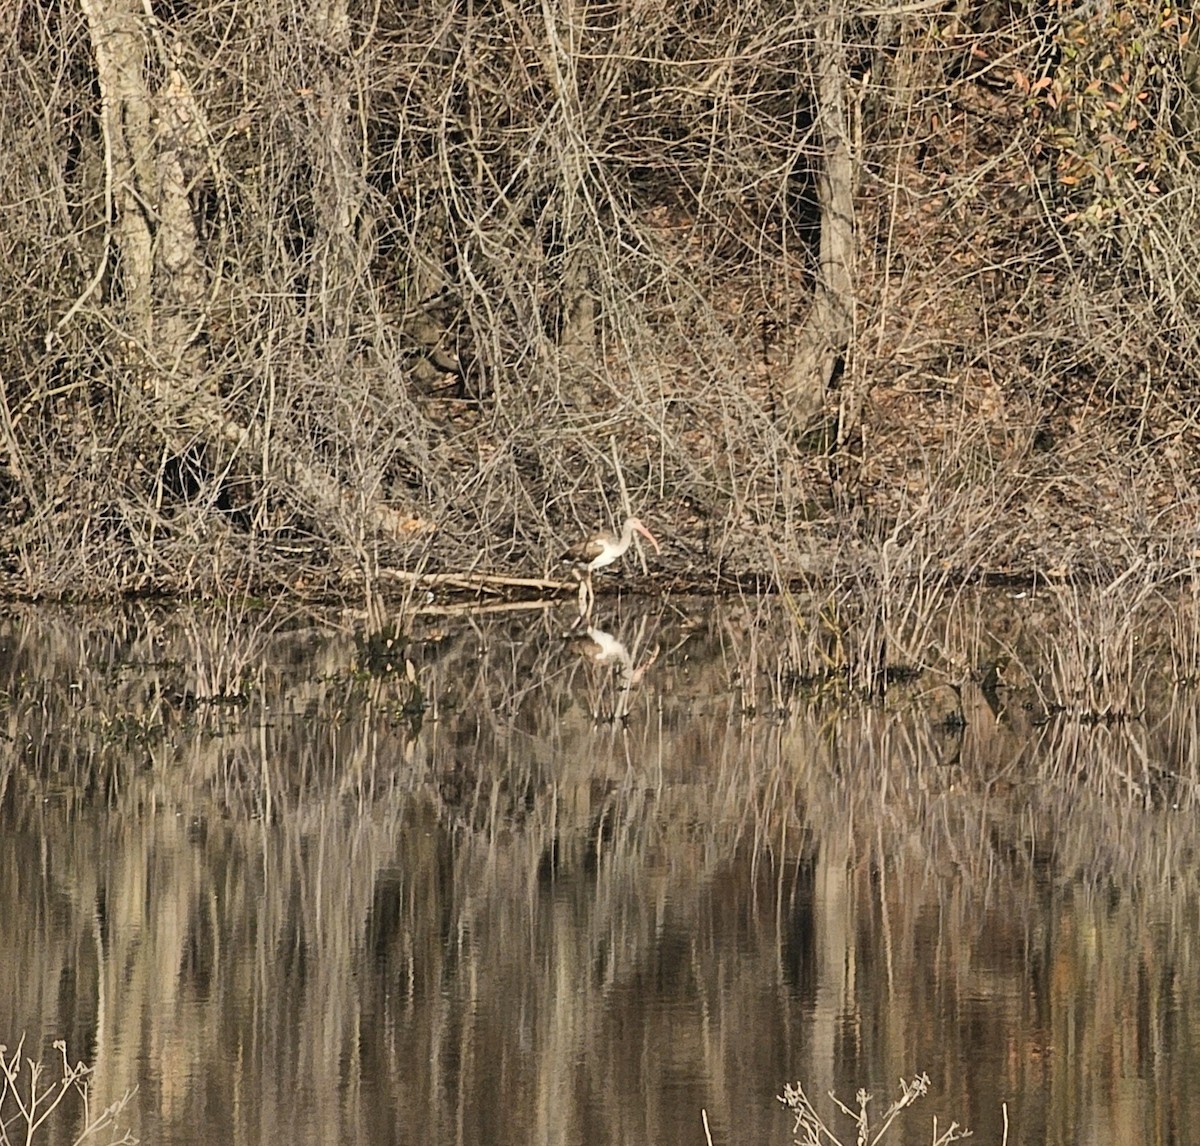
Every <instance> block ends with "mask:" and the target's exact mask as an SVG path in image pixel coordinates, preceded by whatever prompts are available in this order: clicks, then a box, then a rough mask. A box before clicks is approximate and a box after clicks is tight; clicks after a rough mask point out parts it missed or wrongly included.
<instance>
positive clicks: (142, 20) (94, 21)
mask: <svg viewBox="0 0 1200 1146" xmlns="http://www.w3.org/2000/svg"><path fill="white" fill-rule="evenodd" d="M80 4H81V7H82V9H83V13H84V16H85V18H86V19H87V24H88V31H89V34H90V36H91V42H92V51H93V53H94V55H95V61H96V78H97V82H98V84H99V87H100V96H101V129H102V132H103V136H104V150H105V164H106V172H105V176H106V183H107V194H108V196H109V199H110V202H109V205H108V214H109V216H110V218H111V221H112V227H113V235H114V238H115V241H116V248H117V254H118V256H119V266H118V270H119V277H118V278H117V281H118V282H119V293H120V297H121V299H122V300H123V303H124V316H123V317H124V324H123V331H122V333H123V335H124V337H125V339H126V345H127V346H128V348H129V355H128V357H129V358H130V359H131V364H132V365H133V366H135V370H134V371H133V374H134V376H135V377H138V378H140V379H141V382H142V385H143V387H144V390H145V394H146V396H147V397H149V398H150V399H151V401H152V404H153V411H154V413H153V417H154V418H155V419H159V420H161V424H163V425H164V427H165V428H166V429H167V431H168V435H169V436H170V432H171V431H172V430H173V431H174V432H175V434H177V435H179V436H180V437H181V438H183V439H185V440H186V439H187V438H189V437H191V436H192V435H193V434H195V432H196V430H197V428H198V427H199V426H208V427H211V426H213V425H216V426H221V427H223V426H224V423H225V418H224V415H223V412H222V410H221V408H220V401H219V398H218V396H217V393H216V390H215V388H214V387H213V386H212V385H211V383H210V382H208V381H207V378H206V373H205V371H204V353H203V350H202V347H201V344H200V343H199V342H198V341H197V335H198V334H199V333H200V332H201V330H202V327H203V325H204V307H205V299H206V294H207V289H208V276H207V273H206V270H205V267H204V261H203V259H202V258H201V251H200V241H199V236H198V235H197V232H196V224H195V220H194V218H193V215H192V208H191V202H190V199H189V196H188V190H189V187H190V186H191V183H192V181H193V179H194V178H195V177H196V175H197V174H198V172H199V170H200V166H199V165H200V164H202V163H203V162H204V159H203V156H204V154H205V138H206V136H205V132H204V129H203V126H202V123H201V122H200V113H199V109H198V107H197V105H196V102H195V99H194V98H193V96H192V93H191V89H190V87H189V85H188V83H187V80H186V78H185V77H184V75H183V72H182V71H181V70H180V69H179V68H178V67H176V66H175V62H174V61H172V60H171V59H170V58H169V57H168V55H167V53H166V51H165V48H164V46H163V45H162V44H161V43H158V44H156V45H155V47H156V50H157V54H158V61H157V62H158V63H159V64H160V65H162V66H163V68H164V70H165V74H166V80H165V83H164V84H163V85H162V87H161V88H160V89H159V90H157V91H153V92H152V91H151V89H150V86H149V81H148V75H149V70H150V69H149V67H148V59H147V57H148V56H149V55H150V47H151V38H150V34H149V32H148V27H147V21H146V16H145V13H144V11H143V9H142V6H141V4H140V3H139V0H80Z"/></svg>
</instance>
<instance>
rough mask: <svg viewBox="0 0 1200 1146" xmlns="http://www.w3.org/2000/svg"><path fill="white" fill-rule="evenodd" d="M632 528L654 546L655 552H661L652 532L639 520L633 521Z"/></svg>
mask: <svg viewBox="0 0 1200 1146" xmlns="http://www.w3.org/2000/svg"><path fill="white" fill-rule="evenodd" d="M633 528H634V529H636V530H637V531H638V533H640V534H641V535H642V536H643V537H644V538H646V540H647V541H649V542H650V544H651V545H653V546H654V552H655V553H661V552H662V549H661V548H659V544H658V541H657V540H656V539H655V537H654V534H653V533H651V532H650V530H648V529H647V528H646V527H645V526H644V525H643V524H642V523H641V522H640V521H638V522H635V523H634V526H633Z"/></svg>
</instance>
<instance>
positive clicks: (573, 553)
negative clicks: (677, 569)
mask: <svg viewBox="0 0 1200 1146" xmlns="http://www.w3.org/2000/svg"><path fill="white" fill-rule="evenodd" d="M635 532H636V533H640V534H641V535H642V536H643V537H645V538H646V539H647V540H648V541H649V542H650V544H651V545H653V546H654V552H655V553H661V552H662V550H661V549H660V548H659V545H658V541H657V540H656V539H655V537H654V534H653V533H651V532H650V530H648V529H647V528H646V526H645V525H644V524H643V523H642V521H641V520H640V519H639V518H636V517H627V518H626V519H625V524H624V525H623V526H622V527H621V536H620V537H617V536H616V534H614V533H609V531H608V530H607V529H605V530H601V531H600V532H599V533H594V534H592V536H591V537H585V538H584V539H583V540H582V541H580V542H578V543H577V544H575V545H572V546H571V548H570V549H568V550H567V551H566V553H564V554H563V560H564V561H569V562H570V563H571V564H572V565H574V566H575V569H576V572H577V573H578V574H579V577H580V581H579V608H580V612H583V611H584V609H585V608H590V607H591V603H592V602H593V601H594V600H595V594H594V593H593V592H592V574H593V573H594V572H595V571H596V570H597V569H603V568H604V567H605V566H606V565H611V564H612V563H613V562H614V561H616V560H617V559H618V558H619V557H621V556H623V555H624V553H625V550H626V549H628V548H629V546H630V545H631V544H632V543H633V535H634V533H635ZM585 603H586V604H585Z"/></svg>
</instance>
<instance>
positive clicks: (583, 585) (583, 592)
mask: <svg viewBox="0 0 1200 1146" xmlns="http://www.w3.org/2000/svg"><path fill="white" fill-rule="evenodd" d="M591 587H592V586H591V581H590V579H589V578H587V577H580V578H579V615H580V616H581V617H586V616H587V615H588V613H589V612H590V604H589V602H588V590H589V589H590V588H591Z"/></svg>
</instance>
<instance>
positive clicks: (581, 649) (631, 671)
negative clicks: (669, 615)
mask: <svg viewBox="0 0 1200 1146" xmlns="http://www.w3.org/2000/svg"><path fill="white" fill-rule="evenodd" d="M580 620H582V618H580ZM644 636H645V620H644V619H643V621H642V624H641V626H640V627H639V629H638V633H637V638H636V640H635V641H634V644H633V647H634V652H633V653H631V652H630V651H629V648H628V646H626V644H625V643H624V642H623V641H622V640H620V639H619V638H618V637H616V636H614V635H613V634H612V633H609V632H606V631H605V630H604V629H599V628H596V627H595V626H594V625H588V626H587V627H586V628H583V629H580V628H579V627H578V623H577V624H576V627H575V628H574V629H573V630H572V631H571V632H570V633H569V634H568V635H567V642H568V644H570V646H571V648H572V649H573V650H574V651H575V652H576V653H577V654H578V655H579V656H580V657H582V658H583V659H584V660H585V661H587V662H588V663H589V664H592V665H596V666H597V667H604V666H611V667H613V668H615V669H616V676H617V680H618V681H619V682H620V685H621V689H620V693H619V694H618V696H617V700H616V704H615V705H614V706H613V712H612V716H613V719H615V720H624V719H625V718H626V717H627V716H628V715H629V701H630V697H631V694H632V693H633V690H634V689H635V688H636V687H637V686H638V685H639V684H641V683H642V680H643V678H644V677H645V675H646V672H647V671H648V670H649V668H650V666H651V665H652V664H654V662H655V661H656V660H658V653H659V647H658V645H655V646H654V648H653V649H651V650H650V652H649V654H648V655H647V656H646V657H645V659H644V660H642V662H641V663H640V664H638V663H636V660H635V655H636V653H637V652H638V650H639V649H640V647H641V644H642V640H643V637H644ZM596 699H597V700H599V697H597V698H596ZM597 715H599V711H598V706H597Z"/></svg>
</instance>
